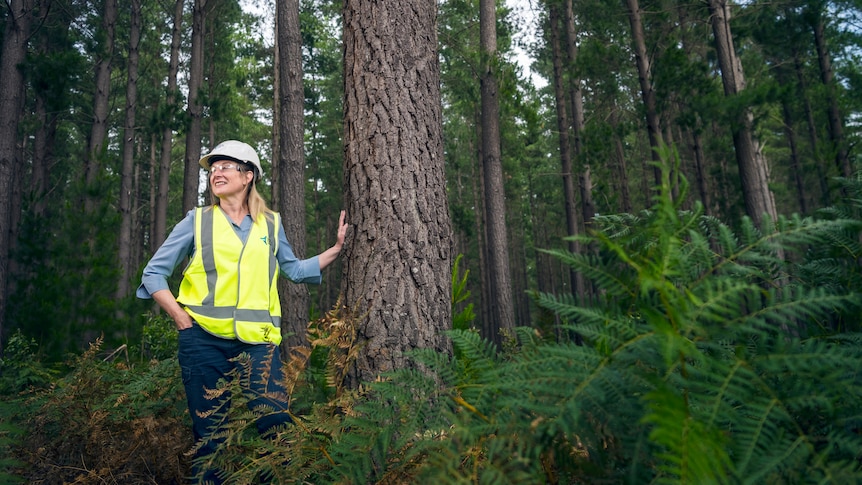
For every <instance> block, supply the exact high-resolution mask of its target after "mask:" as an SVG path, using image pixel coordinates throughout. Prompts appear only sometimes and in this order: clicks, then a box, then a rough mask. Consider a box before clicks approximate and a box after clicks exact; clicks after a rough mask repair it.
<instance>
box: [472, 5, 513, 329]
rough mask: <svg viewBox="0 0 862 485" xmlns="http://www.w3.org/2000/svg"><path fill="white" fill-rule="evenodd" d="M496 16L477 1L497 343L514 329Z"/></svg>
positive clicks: (493, 10) (492, 6)
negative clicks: (501, 139)
mask: <svg viewBox="0 0 862 485" xmlns="http://www.w3.org/2000/svg"><path fill="white" fill-rule="evenodd" d="M496 26H497V14H496V2H495V1H494V0H480V2H479V37H480V44H481V53H482V57H483V59H484V63H483V66H482V71H481V74H480V85H481V98H482V101H481V103H482V117H481V122H482V167H483V168H484V170H485V214H486V219H485V221H486V224H487V231H488V232H487V234H488V263H489V264H488V270H489V275H488V276H489V277H490V278H489V280H490V284H491V286H490V290H491V318H492V322H491V323H492V328H496V329H497V330H498V331H496V332H492V335H486V337H488V338H491V339H493V340H494V341H495V342H498V343H499V342H500V335H499V333H500V332H501V331H503V332H508V331H509V330H511V329H513V328H514V327H515V306H514V301H513V297H512V273H511V269H510V260H509V238H508V230H507V227H506V191H505V187H504V184H503V160H502V154H501V147H500V100H499V88H498V83H497V75H496V70H497V27H496Z"/></svg>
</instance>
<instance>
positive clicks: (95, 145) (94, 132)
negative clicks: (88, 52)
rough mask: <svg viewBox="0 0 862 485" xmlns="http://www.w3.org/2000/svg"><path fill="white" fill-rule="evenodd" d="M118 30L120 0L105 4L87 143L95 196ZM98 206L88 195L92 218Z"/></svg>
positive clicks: (89, 187) (86, 202)
mask: <svg viewBox="0 0 862 485" xmlns="http://www.w3.org/2000/svg"><path fill="white" fill-rule="evenodd" d="M116 28H117V0H105V5H104V10H103V17H102V29H103V31H104V32H103V33H104V36H103V37H102V38H103V40H104V44H102V45H101V46H100V49H101V52H100V56H99V60H98V62H97V63H96V83H95V87H96V91H95V93H94V94H93V124H92V126H91V127H90V138H89V140H88V143H87V160H86V167H85V179H84V182H85V184H86V187H87V190H86V193H87V194H90V193H92V192H93V188H94V187H95V185H96V183H97V181H98V180H99V173H100V172H101V169H102V158H103V156H104V152H105V149H106V144H107V139H108V103H109V101H110V95H111V69H112V67H113V63H112V61H113V56H114V41H115V35H116ZM95 206H96V199H95V198H94V197H93V196H92V195H85V197H84V210H85V211H86V213H88V214H90V213H92V212H93V210H94V209H95Z"/></svg>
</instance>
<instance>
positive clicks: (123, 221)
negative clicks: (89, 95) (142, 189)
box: [114, 0, 141, 300]
mask: <svg viewBox="0 0 862 485" xmlns="http://www.w3.org/2000/svg"><path fill="white" fill-rule="evenodd" d="M140 41H141V2H140V0H131V15H130V22H129V57H128V59H127V62H126V72H127V76H128V78H127V81H126V121H125V126H124V128H123V164H122V168H121V170H120V203H119V206H120V234H119V237H118V240H119V248H118V252H117V256H118V258H117V259H118V263H119V268H120V275H119V279H118V281H117V291H116V294H115V295H114V296H115V298H116V299H117V300H122V299H123V298H126V297H128V296H129V288H130V287H131V278H132V267H131V255H132V249H131V247H132V186H133V180H134V172H135V115H136V110H137V108H138V106H137V102H138V58H139V55H138V45H139V44H140Z"/></svg>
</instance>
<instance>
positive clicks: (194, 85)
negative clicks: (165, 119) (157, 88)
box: [183, 0, 216, 214]
mask: <svg viewBox="0 0 862 485" xmlns="http://www.w3.org/2000/svg"><path fill="white" fill-rule="evenodd" d="M206 4H207V0H194V7H192V51H191V58H190V59H189V93H188V108H187V109H188V114H189V120H190V121H189V127H188V131H187V132H186V153H185V156H184V167H185V176H184V177H183V214H185V213H186V212H187V211H189V210H191V209H193V208H194V207H196V206H197V205H198V186H199V185H200V173H201V171H200V165H198V161H199V160H200V158H201V134H202V130H201V123H202V121H203V106H201V103H200V89H201V86H203V77H204V48H203V45H204V24H205V22H206V18H205V17H206V15H205V8H206ZM210 143H212V144H213V146H215V143H216V142H215V141H214V140H210Z"/></svg>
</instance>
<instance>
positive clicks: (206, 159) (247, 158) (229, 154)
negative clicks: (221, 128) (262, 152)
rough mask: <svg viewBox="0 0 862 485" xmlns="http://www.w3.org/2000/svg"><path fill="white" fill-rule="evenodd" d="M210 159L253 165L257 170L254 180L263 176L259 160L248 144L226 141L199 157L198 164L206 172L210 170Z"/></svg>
mask: <svg viewBox="0 0 862 485" xmlns="http://www.w3.org/2000/svg"><path fill="white" fill-rule="evenodd" d="M210 159H212V160H213V161H218V160H222V159H231V160H236V161H238V162H243V163H248V164H251V165H254V167H255V168H256V169H257V173H256V174H255V180H257V179H258V178H260V177H261V176H262V175H263V168H262V167H261V166H260V158H258V156H257V152H256V151H254V148H252V147H251V145H249V144H248V143H243V142H241V141H237V140H227V141H223V142H221V143H219V144H218V145H216V147H215V148H213V149H212V151H210V152H209V153H207V154H206V155H204V156H202V157H201V160H200V162H199V163H200V164H201V167H203V168H204V169H206V170H209V169H210V165H211V162H210Z"/></svg>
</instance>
